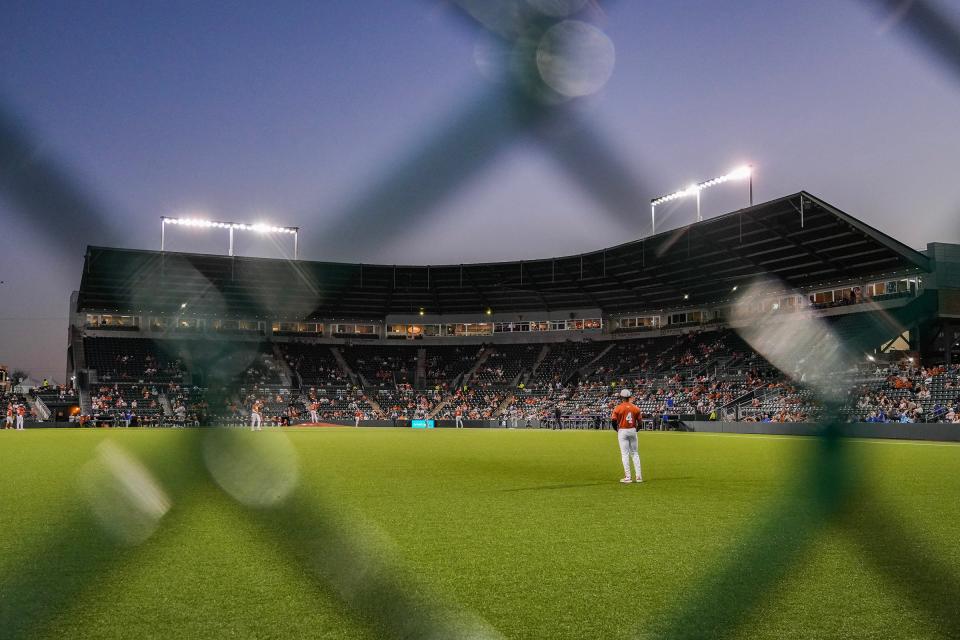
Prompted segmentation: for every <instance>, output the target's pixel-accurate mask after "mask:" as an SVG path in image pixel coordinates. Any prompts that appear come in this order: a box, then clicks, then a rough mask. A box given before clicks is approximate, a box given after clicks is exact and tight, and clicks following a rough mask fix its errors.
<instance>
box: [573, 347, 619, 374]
mask: <svg viewBox="0 0 960 640" xmlns="http://www.w3.org/2000/svg"><path fill="white" fill-rule="evenodd" d="M613 346H614V343H613V342H611V343H610V344H608V345H607V347H606V348H605V349H604V350H603V351H601V352H600V353H598V354H597V357H596V358H594V359H593V360H591V361H590V362H588V363H587V364H585V365H583V366H582V367H580V368H579V369H577V374H579V376H580V379H581V380H582V379H583V378H585V377H586V376H588V375H590V374H591V373H593V371H594V370H595V369H596V368H597V363H598V362H600V361H601V359H602V358H603V357H604V356H605V355H607V354H608V353H609V352H610V350H611V349H613Z"/></svg>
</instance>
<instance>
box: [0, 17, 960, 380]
mask: <svg viewBox="0 0 960 640" xmlns="http://www.w3.org/2000/svg"><path fill="white" fill-rule="evenodd" d="M518 1H521V2H522V1H523V0H518ZM529 1H530V2H532V3H536V2H537V1H540V2H543V1H544V0H529ZM2 6H3V9H2V14H3V20H0V109H3V110H5V111H6V113H7V115H8V116H9V115H10V114H13V115H15V116H16V117H17V118H18V119H19V120H20V122H22V123H23V124H24V126H25V128H26V131H28V132H29V135H30V136H31V138H32V140H33V141H34V142H35V143H36V155H37V157H40V158H44V159H47V160H53V161H55V162H57V163H59V164H60V165H61V167H62V168H64V169H65V170H66V172H67V173H68V174H69V175H70V177H71V178H72V179H74V180H76V181H77V182H78V183H79V184H81V185H82V186H83V187H84V189H85V193H87V194H88V195H89V197H90V199H91V200H92V201H94V202H96V203H97V206H98V207H100V211H102V212H103V216H102V224H100V223H96V222H91V223H89V224H88V223H87V222H86V219H85V218H82V217H80V216H79V215H77V214H75V212H72V211H64V212H63V214H62V219H61V218H57V219H56V220H55V224H37V223H36V221H35V220H31V219H30V217H29V216H27V215H26V214H24V212H23V209H22V207H20V206H18V205H17V203H16V202H14V199H13V198H11V197H9V194H5V192H4V190H3V188H2V185H3V179H4V176H3V175H2V174H0V219H2V224H0V280H3V281H4V283H3V284H2V285H0V363H2V364H7V365H9V366H12V367H18V368H24V369H27V370H29V371H30V372H31V373H32V374H33V375H34V376H35V377H40V376H49V377H53V378H55V379H57V380H62V378H63V371H64V367H65V344H66V342H65V340H66V338H65V336H66V327H67V319H66V316H67V307H68V300H69V296H70V292H71V291H72V290H74V289H76V288H77V287H78V285H79V281H80V266H81V265H82V260H83V249H84V247H85V245H87V244H102V243H107V242H112V243H116V244H119V245H122V246H127V247H135V248H149V249H156V248H159V235H160V234H159V216H161V215H181V214H186V213H192V214H199V215H203V216H205V217H210V218H215V219H226V220H237V221H247V222H254V221H260V220H269V221H270V222H272V223H274V224H284V225H300V226H301V227H303V229H304V233H303V234H302V237H301V255H302V256H303V257H305V258H309V259H330V260H347V261H365V262H381V263H408V264H409V263H421V264H422V263H434V264H440V263H460V262H471V261H489V260H499V259H519V258H534V257H547V256H555V255H564V254H569V253H577V252H580V251H586V250H592V249H598V248H601V247H603V246H606V245H610V244H614V243H618V242H622V241H625V240H629V239H634V238H637V237H640V236H642V235H643V234H645V233H647V232H648V229H649V208H648V205H647V200H648V199H649V198H650V197H653V196H656V195H660V194H662V193H666V192H669V191H673V190H675V189H677V188H682V187H684V186H685V185H687V184H689V183H690V182H692V181H696V180H703V179H707V178H710V177H713V176H714V175H718V174H720V173H723V172H725V171H726V170H728V169H730V168H733V167H734V166H736V165H738V164H741V163H743V162H752V163H753V164H754V165H755V166H756V178H755V199H756V201H758V202H760V201H763V200H767V199H771V198H775V197H778V196H781V195H785V194H787V193H792V192H796V191H798V190H800V189H806V190H808V191H810V192H812V193H814V194H816V195H819V196H821V197H823V198H825V199H826V200H827V201H828V202H831V203H833V204H835V205H837V206H839V207H840V208H841V209H843V210H845V211H847V212H848V213H850V214H852V215H854V216H856V217H859V218H861V219H863V220H865V221H866V222H868V223H869V224H872V225H873V226H875V227H878V228H879V229H881V230H882V231H885V232H887V233H889V234H891V235H893V236H895V237H897V238H899V239H901V240H903V241H904V242H906V243H907V244H909V245H911V246H913V247H916V248H923V247H924V246H925V245H926V243H927V242H928V241H933V240H939V241H946V242H960V222H958V219H960V179H958V177H957V176H958V174H957V156H958V151H960V126H958V125H957V122H958V114H960V76H958V75H951V74H950V73H949V72H948V71H946V70H945V69H944V68H943V67H941V66H939V65H937V64H935V63H934V62H933V61H932V60H931V59H930V58H928V57H927V56H926V54H925V53H924V52H923V51H921V50H920V49H919V48H917V47H916V46H915V43H914V42H913V41H912V40H910V39H908V38H905V37H903V34H902V33H901V32H900V25H899V23H898V22H897V20H896V16H893V17H892V18H891V17H890V16H887V17H885V16H883V15H881V14H878V13H874V12H872V11H870V10H868V9H867V8H866V6H865V5H862V4H860V3H858V2H853V1H849V2H845V1H841V0H807V1H806V2H802V3H787V2H774V1H771V0H738V1H734V2H730V3H720V2H708V1H692V0H671V1H670V2H659V3H640V2H625V1H621V2H616V3H610V6H609V8H608V9H607V10H606V11H605V12H600V11H597V10H594V11H590V12H589V13H590V14H591V16H592V19H593V23H594V24H595V25H596V26H598V27H600V28H601V29H602V30H603V31H604V32H605V33H606V35H607V36H609V38H610V40H611V41H612V43H613V45H614V47H615V52H616V58H615V66H614V69H613V73H612V75H611V76H610V79H609V81H608V82H607V83H606V85H605V86H604V87H603V88H602V90H600V91H599V92H597V93H595V94H594V95H592V96H590V97H588V98H584V99H581V100H580V101H579V103H578V104H577V107H576V110H577V113H578V114H579V117H580V118H582V119H583V120H585V121H587V122H589V123H590V126H591V127H592V130H593V131H596V132H597V133H598V134H599V135H601V136H603V138H605V140H606V143H607V145H608V146H609V147H610V148H612V150H613V151H614V152H615V153H616V156H617V157H618V159H619V162H620V163H621V164H622V166H623V167H625V168H626V170H627V171H628V172H629V173H630V174H632V175H633V176H634V177H635V180H636V182H635V184H636V188H637V190H638V192H639V194H640V195H641V196H642V200H641V201H639V202H637V206H636V219H635V221H625V220H624V218H622V217H621V218H613V217H611V216H610V215H609V214H608V213H607V211H606V210H605V209H604V208H602V207H601V206H599V205H598V204H597V202H596V201H595V199H593V198H592V197H591V196H590V195H589V194H586V193H585V192H584V191H583V190H582V189H581V187H580V186H579V185H578V184H577V182H576V181H572V180H571V179H570V174H569V173H565V172H564V171H563V170H562V169H561V168H560V166H559V165H558V163H557V162H556V159H555V157H554V156H552V155H551V154H550V153H549V151H547V150H545V149H544V147H543V146H542V145H540V144H538V142H537V141H536V140H534V139H533V138H531V137H529V136H523V135H520V136H516V140H515V142H513V143H511V144H508V145H505V146H504V147H503V148H502V149H501V150H500V152H499V154H498V155H496V156H495V157H494V158H493V159H492V161H490V162H489V163H486V164H482V165H480V166H479V168H478V170H476V171H473V172H471V173H470V175H469V176H468V177H467V178H466V179H465V180H464V181H463V183H462V184H459V185H458V186H457V188H456V189H452V190H451V191H450V193H448V194H446V195H445V197H443V198H441V199H438V200H437V201H436V202H434V203H433V205H432V206H431V207H430V209H429V211H427V212H426V213H425V215H423V216H420V217H418V218H416V219H415V220H413V221H401V225H400V226H401V228H403V229H405V231H404V232H401V233H392V232H391V234H389V236H390V237H384V235H386V234H382V233H378V230H379V229H378V227H380V226H381V222H378V221H377V220H372V221H371V220H368V219H364V220H363V221H362V224H363V226H364V228H363V229H362V230H361V231H362V233H360V234H358V236H359V237H360V238H361V240H360V241H357V242H353V241H351V242H343V241H340V242H338V238H339V236H338V235H332V234H331V233H328V232H329V231H330V230H331V229H333V228H335V224H334V222H335V221H337V220H339V216H340V215H341V214H342V212H344V211H349V210H351V209H350V207H351V205H352V204H353V203H356V202H357V201H358V200H359V199H361V198H362V197H363V196H364V194H366V193H368V191H369V189H370V188H371V185H373V184H376V183H377V181H378V180H379V179H380V178H381V177H382V176H384V175H388V174H390V173H391V172H394V171H396V170H397V169H398V165H401V164H402V163H403V162H404V159H405V158H406V157H407V154H409V150H410V149H413V148H419V147H420V146H422V145H424V144H425V143H427V142H428V141H429V140H430V139H431V136H433V135H434V134H435V133H436V132H437V131H438V130H441V129H442V128H443V126H444V125H445V124H447V123H449V122H451V121H453V120H454V119H455V118H456V117H457V114H459V113H462V112H463V111H464V110H467V109H469V108H471V106H473V105H476V104H477V101H478V100H479V96H481V95H483V94H485V93H489V92H490V91H491V90H492V85H491V83H490V81H489V80H488V79H487V78H486V77H485V76H484V75H483V73H481V70H480V68H479V67H478V64H477V59H478V51H483V50H484V49H483V45H484V44H485V43H488V42H489V37H488V36H484V35H483V34H481V33H480V31H479V30H477V29H473V28H471V26H470V25H469V24H468V23H467V22H466V21H464V20H461V19H458V18H455V17H454V15H453V12H452V10H451V9H450V8H449V6H447V5H446V3H444V2H438V1H436V0H405V1H397V0H391V1H386V0H364V1H363V2H348V1H345V0H341V1H339V2H336V1H334V2H308V1H304V2H294V1H289V2H282V3H265V2H263V3H255V2H239V3H213V2H150V3H146V2H142V3H141V2H117V1H114V2H97V1H94V0H91V1H89V2H82V3H78V2H68V1H66V0H64V1H62V2H49V1H26V0H4V1H3V3H2ZM937 6H939V7H940V8H941V9H942V10H943V11H944V12H945V13H947V14H948V15H950V16H951V17H952V18H953V19H954V21H955V22H956V23H957V24H960V3H957V2H955V1H954V2H951V3H949V4H948V3H947V2H944V1H943V0H941V2H940V3H939V4H938V5H937ZM901 17H902V16H901ZM481 57H482V56H481ZM462 151H463V152H464V153H469V152H470V149H463V150H462ZM456 152H457V150H452V151H451V153H456ZM400 168H402V167H400ZM2 170H3V169H2V165H0V171H2ZM428 177H429V176H427V177H426V178H428ZM410 189H411V190H416V189H417V184H416V181H414V182H413V183H412V184H410ZM745 201H746V191H745V188H741V186H740V185H731V186H729V188H727V186H724V187H718V188H716V189H714V190H711V191H708V192H705V193H704V196H703V204H704V214H705V215H707V216H710V215H715V214H718V213H723V212H726V211H729V210H732V209H735V208H739V207H741V206H743V205H744V204H745ZM667 211H668V210H667V208H666V207H665V208H664V211H663V213H664V214H667ZM670 215H671V217H670V218H669V219H668V220H667V221H666V222H665V224H667V225H671V224H672V225H677V224H683V223H686V222H688V221H690V220H691V219H692V217H693V215H694V210H693V208H692V207H691V206H690V203H685V204H679V205H677V206H676V207H675V208H674V209H673V211H672V213H671V214H670ZM390 219H391V212H390V211H389V210H384V211H383V212H382V218H381V220H382V221H383V222H384V223H385V222H386V221H388V220H390ZM168 243H169V245H168V248H169V249H171V250H181V251H205V252H215V253H223V252H225V249H226V240H225V238H224V237H223V235H222V234H220V233H212V232H209V233H207V234H198V233H196V232H193V233H187V232H185V231H180V230H174V231H172V232H171V233H170V234H169V235H168ZM238 252H239V253H244V254H248V255H267V256H274V255H280V249H278V248H277V247H275V246H272V245H271V243H270V242H269V241H266V240H257V239H252V238H244V239H243V240H241V241H240V242H239V250H238Z"/></svg>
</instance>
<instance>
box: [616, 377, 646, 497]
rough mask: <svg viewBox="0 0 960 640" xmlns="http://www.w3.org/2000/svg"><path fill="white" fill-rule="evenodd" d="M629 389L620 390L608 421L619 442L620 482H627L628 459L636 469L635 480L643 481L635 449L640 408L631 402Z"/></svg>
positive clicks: (629, 480)
mask: <svg viewBox="0 0 960 640" xmlns="http://www.w3.org/2000/svg"><path fill="white" fill-rule="evenodd" d="M632 395H633V393H631V391H630V390H629V389H624V390H622V391H621V392H620V398H621V401H620V404H618V405H617V406H616V407H614V408H613V413H612V414H610V422H611V423H612V424H613V427H614V428H615V429H616V430H617V441H618V442H619V443H620V458H621V459H622V460H623V479H622V480H620V482H622V483H624V484H627V483H629V482H633V480H631V479H630V460H631V458H632V459H633V466H634V468H635V469H636V471H637V474H636V481H637V482H643V475H642V474H641V473H640V452H639V451H638V450H637V425H639V424H640V409H638V408H637V405H635V404H633V400H632V399H631V396H632Z"/></svg>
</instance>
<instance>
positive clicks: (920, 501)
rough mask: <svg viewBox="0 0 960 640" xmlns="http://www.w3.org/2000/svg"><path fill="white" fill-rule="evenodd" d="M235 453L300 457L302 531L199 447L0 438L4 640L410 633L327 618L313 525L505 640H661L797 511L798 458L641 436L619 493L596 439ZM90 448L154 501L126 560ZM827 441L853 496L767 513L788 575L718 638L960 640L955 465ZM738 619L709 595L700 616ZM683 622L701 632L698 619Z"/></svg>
mask: <svg viewBox="0 0 960 640" xmlns="http://www.w3.org/2000/svg"><path fill="white" fill-rule="evenodd" d="M237 436H238V437H241V438H243V439H246V438H250V437H255V438H259V439H260V443H261V444H262V443H272V442H275V441H277V440H279V439H283V438H284V437H287V438H289V440H290V441H291V442H292V444H293V447H294V449H295V450H296V452H297V458H298V460H299V476H298V480H297V486H296V489H295V490H294V492H295V500H296V504H298V505H309V506H310V508H309V509H306V511H307V513H305V515H303V517H295V516H289V515H288V516H283V517H280V516H276V517H275V516H274V515H273V514H272V513H271V512H270V511H269V510H267V511H262V510H260V511H256V514H259V515H257V517H253V518H252V517H251V514H253V513H254V512H253V511H252V510H250V509H247V508H245V507H242V506H240V505H239V504H238V503H237V502H236V501H235V500H233V499H232V498H231V497H230V496H228V495H227V494H226V493H224V492H223V491H222V490H221V489H220V488H219V487H218V486H217V485H216V484H214V483H213V482H211V481H210V480H209V478H208V476H207V475H205V472H196V471H195V469H196V467H197V466H198V465H199V464H200V460H201V458H199V457H198V456H196V455H195V451H194V450H193V449H191V448H190V446H189V445H190V443H194V442H196V441H198V440H199V439H200V438H202V437H204V434H202V433H198V432H196V431H183V430H148V431H143V430H129V431H128V430H109V431H108V430H82V431H81V430H28V431H26V432H12V431H4V432H0V472H2V474H3V480H4V482H3V483H2V485H0V588H2V592H0V607H2V611H0V637H5V638H6V637H11V638H18V637H42V638H203V637H211V638H215V637H216V638H220V637H227V638H300V637H310V638H331V639H332V638H353V637H362V638H376V637H381V636H382V635H383V634H384V631H383V629H382V627H377V626H376V625H377V624H380V623H381V622H382V618H383V616H384V615H387V614H385V613H384V611H386V612H388V614H389V615H393V616H399V615H406V614H404V613H402V612H397V611H394V610H393V608H392V607H391V606H390V605H391V603H389V602H385V603H383V609H382V610H380V611H374V610H373V607H369V606H368V607H366V608H364V609H361V610H356V609H355V608H351V607H347V606H344V604H343V603H342V601H341V599H340V597H341V596H342V595H343V594H345V593H347V594H349V593H351V591H350V589H351V588H352V587H351V586H350V585H345V584H343V583H342V582H340V583H336V584H331V583H330V580H329V579H327V580H326V581H325V580H322V579H321V580H318V579H317V578H316V575H317V573H316V572H314V571H312V570H311V569H310V567H311V566H312V565H311V564H310V563H311V562H312V560H311V558H313V560H315V559H316V558H315V555H316V554H318V553H320V554H322V553H323V550H317V549H316V546H317V544H320V543H319V542H318V541H323V540H326V538H323V537H322V536H320V535H319V534H316V532H315V530H314V527H313V526H311V525H310V522H311V521H314V522H315V521H316V520H323V521H324V526H326V525H328V524H329V523H330V522H336V523H338V526H342V527H345V528H346V529H347V530H350V531H357V532H358V533H357V534H356V540H357V541H358V544H359V545H360V546H361V547H362V548H363V549H365V554H367V556H368V557H367V558H366V559H364V558H359V559H358V558H346V559H344V558H338V559H334V560H336V562H340V563H344V562H346V563H350V562H357V563H359V566H358V567H357V568H356V570H355V572H354V574H353V578H352V579H354V580H356V581H358V582H363V581H365V580H376V579H377V578H376V577H375V576H372V574H370V573H369V569H367V567H369V563H370V562H378V561H380V560H388V561H390V562H395V563H398V564H399V565H400V571H401V574H402V576H403V577H402V580H403V582H402V585H403V588H404V589H408V590H409V592H410V593H411V594H414V595H416V596H418V597H420V598H421V601H422V602H433V603H435V604H436V606H437V607H448V608H449V607H451V606H452V607H454V609H455V610H457V611H460V612H464V611H467V612H472V613H473V614H476V615H477V616H479V617H480V618H482V619H483V620H485V621H486V622H487V623H488V624H489V625H490V626H491V627H492V628H493V629H496V630H497V631H498V632H499V633H500V634H502V636H504V637H507V638H651V637H657V634H658V633H661V632H664V630H665V629H670V627H668V624H669V623H668V622H666V621H669V620H674V619H676V618H677V616H678V615H679V617H680V619H681V620H683V614H682V613H681V614H677V612H678V611H680V612H682V611H683V610H684V607H685V606H686V605H687V604H688V603H689V602H690V601H691V599H692V598H694V597H695V594H696V593H698V591H697V589H698V587H700V586H702V585H703V584H704V582H705V581H706V582H707V583H709V582H710V580H711V578H710V577H709V576H712V575H715V572H716V571H717V567H718V566H726V565H728V564H729V563H740V564H739V567H740V568H739V569H737V572H738V574H737V575H739V576H741V578H740V579H741V580H742V581H743V583H746V584H751V581H752V580H754V579H758V576H761V575H762V571H760V570H759V569H758V568H757V567H755V566H752V565H751V564H749V562H750V561H751V559H750V558H749V552H748V550H749V549H750V548H751V546H750V544H747V545H744V544H742V543H743V541H745V540H750V539H751V536H754V535H755V534H757V532H758V531H760V527H759V526H758V525H759V521H760V519H762V517H763V514H764V513H765V512H766V511H767V510H768V509H769V508H771V507H773V506H774V505H776V504H780V503H781V502H782V501H783V500H784V499H785V498H792V497H800V496H802V495H803V493H804V490H803V489H802V488H798V487H797V486H796V481H797V480H798V479H799V478H802V477H804V475H803V473H804V469H806V465H807V459H808V457H809V456H810V455H813V454H815V453H816V446H817V443H816V441H814V440H811V439H804V438H790V437H763V436H729V435H710V434H684V433H642V434H640V451H641V456H642V457H643V461H644V469H645V477H646V480H647V482H645V483H644V484H642V485H629V486H625V485H621V484H620V483H618V482H617V481H618V479H619V478H620V477H621V475H622V473H621V468H620V457H619V451H618V450H617V445H616V439H615V436H614V434H613V433H612V432H609V431H605V432H569V431H567V432H552V431H523V430H517V431H514V430H469V429H468V430H436V431H419V430H418V431H414V430H409V429H407V430H403V429H352V428H325V429H292V430H288V431H286V432H285V436H284V435H282V434H280V433H277V432H274V431H265V432H262V433H257V434H249V433H242V434H239V433H238V434H237ZM107 439H109V440H111V441H113V442H115V443H116V444H118V445H119V446H120V447H122V448H124V449H126V450H127V451H129V452H131V453H133V454H134V455H135V456H138V457H139V458H141V459H144V460H148V461H151V462H149V464H150V465H151V466H150V468H151V470H152V472H153V474H154V475H155V477H156V478H157V479H158V480H159V482H160V484H162V485H163V486H164V487H165V489H166V491H167V493H168V494H169V497H170V499H171V502H172V508H171V509H170V510H169V512H168V513H167V514H166V516H164V517H163V518H162V520H161V521H160V525H159V528H158V529H157V530H156V532H155V533H154V534H153V535H152V537H150V538H149V539H148V540H147V541H146V542H143V543H142V544H139V545H134V546H126V547H122V546H116V545H114V544H112V543H110V542H108V541H107V540H106V539H105V538H104V533H103V529H102V528H101V527H100V526H99V525H98V524H96V522H95V520H93V519H92V518H91V516H90V508H89V506H88V501H87V498H85V497H84V492H83V491H81V490H80V489H79V486H80V483H79V482H78V479H77V478H78V474H79V473H80V469H81V467H83V465H84V464H85V463H87V462H88V461H89V460H91V459H92V458H93V457H94V455H95V451H96V447H97V445H98V444H99V443H100V442H102V441H104V440H107ZM847 446H848V448H849V451H850V454H851V455H850V457H849V459H848V461H847V462H848V464H849V465H850V468H851V469H852V470H854V471H855V474H856V475H855V480H854V486H855V488H856V489H857V491H856V492H855V494H854V498H853V501H852V502H850V503H847V504H845V505H844V506H843V507H842V508H841V513H840V515H841V517H840V518H837V519H835V520H834V521H832V522H831V523H829V524H826V525H824V526H823V527H819V528H818V527H810V529H809V531H805V530H804V531H802V532H801V533H799V534H798V531H797V529H798V527H797V524H796V523H797V521H798V518H799V521H804V519H805V518H810V519H812V518H814V516H813V515H812V513H811V515H809V516H808V515H807V511H806V509H807V507H805V506H799V507H797V508H796V509H794V508H792V507H789V506H787V507H782V505H781V513H787V514H792V515H791V517H789V518H785V519H784V520H783V522H784V527H785V528H787V529H788V530H781V529H778V525H774V526H773V527H766V528H764V529H763V530H762V534H761V535H763V536H765V539H766V537H773V538H777V537H778V536H783V539H784V540H787V541H788V542H789V544H790V546H791V548H793V549H795V554H794V555H793V556H791V554H790V553H789V552H782V553H780V552H778V553H776V554H774V556H775V557H774V558H773V559H772V560H771V561H772V562H779V561H782V562H784V563H785V565H788V566H787V568H786V570H785V577H784V578H783V579H782V580H777V581H776V582H775V583H772V584H770V585H765V586H763V588H762V597H760V598H758V599H757V601H756V602H755V603H751V606H750V607H748V610H747V611H746V612H745V614H744V615H743V616H741V617H740V620H739V624H738V625H737V626H736V627H735V628H733V629H732V631H731V633H730V637H742V638H837V637H847V638H852V637H858V638H860V637H862V638H884V639H889V638H935V637H950V635H951V634H952V633H955V632H957V626H956V618H953V619H951V618H949V616H948V617H947V618H944V617H942V615H940V614H942V612H943V611H945V610H946V611H952V610H954V609H957V608H960V594H958V593H951V592H944V585H945V584H946V585H951V584H956V581H957V580H958V578H960V542H958V540H960V446H956V445H950V444H922V443H909V442H895V441H851V442H850V443H848V445H847ZM156 461H159V462H156ZM253 477H255V476H253ZM291 499H294V498H291ZM877 514H885V515H886V516H892V517H893V518H894V520H893V523H894V524H890V523H889V522H888V521H884V520H882V519H879V518H878V517H877ZM791 518H792V519H791ZM311 519H313V520H311ZM885 522H886V524H885ZM800 529H803V527H802V526H801V527H800ZM807 533H809V544H803V543H802V542H803V541H804V540H806V539H808V538H807ZM894 543H896V544H894ZM323 544H328V543H327V542H323ZM327 548H328V549H329V553H339V552H340V551H342V549H340V548H338V547H333V546H330V547H327ZM301 549H306V550H307V552H306V554H302V553H298V550H301ZM321 564H322V561H321ZM929 567H934V568H936V570H937V571H939V572H941V573H935V574H931V573H930V572H929V571H928V570H927V569H929ZM365 571H366V573H365ZM951 581H953V582H951ZM715 596H716V594H714V596H711V597H715ZM948 599H950V601H947V600H948ZM31 603H33V604H31ZM37 603H41V605H38V604H37ZM734 604H735V603H729V602H725V601H724V595H723V594H720V595H719V597H716V607H726V606H733V605H734ZM421 613H422V612H420V611H418V612H412V613H410V615H420V614H421ZM954 615H955V614H954ZM378 621H379V622H378ZM684 622H685V623H687V624H688V625H689V626H687V627H685V629H686V630H687V631H690V630H694V632H693V633H692V636H696V635H698V634H697V633H696V628H697V627H696V625H697V624H698V621H697V619H696V617H695V616H694V617H692V619H688V620H685V621H684ZM711 634H712V631H710V630H707V629H704V630H702V631H701V633H700V634H699V635H706V636H709V635H711Z"/></svg>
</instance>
